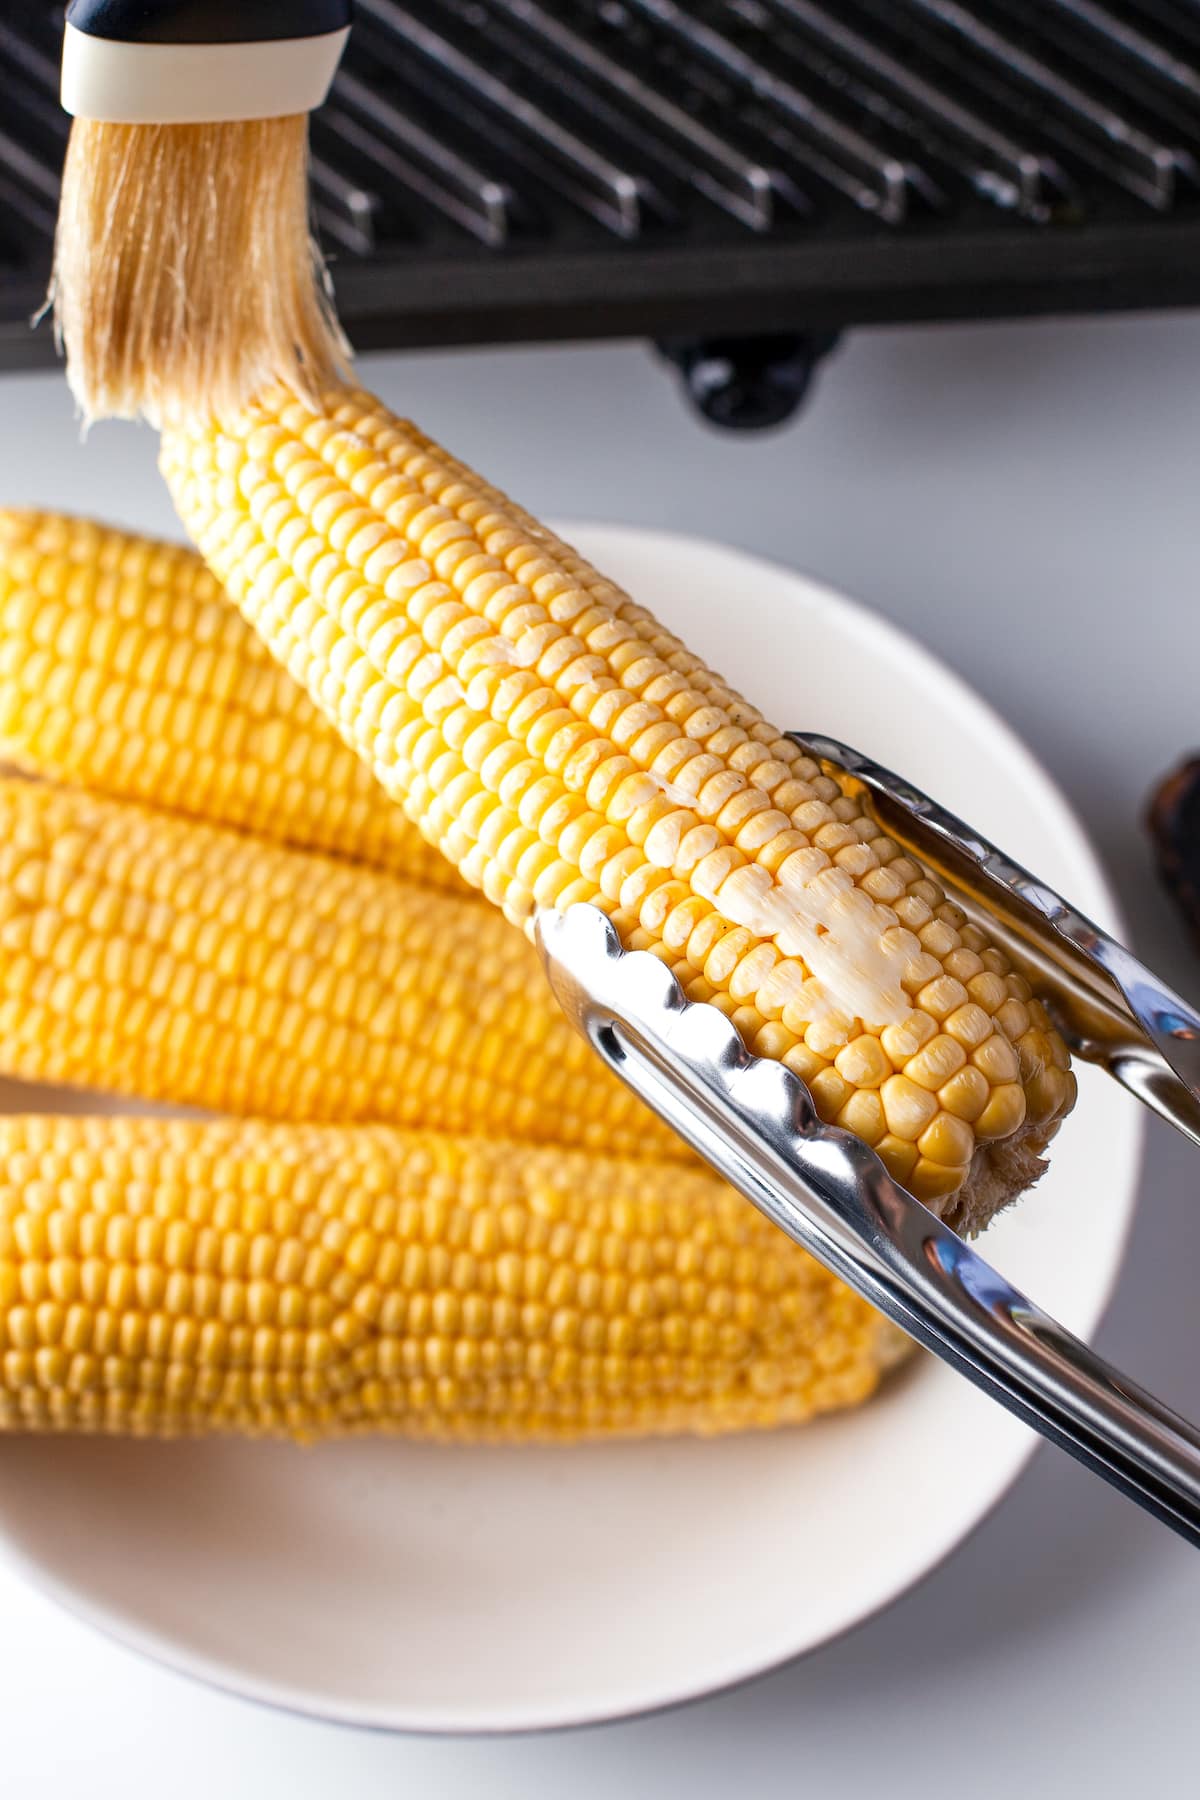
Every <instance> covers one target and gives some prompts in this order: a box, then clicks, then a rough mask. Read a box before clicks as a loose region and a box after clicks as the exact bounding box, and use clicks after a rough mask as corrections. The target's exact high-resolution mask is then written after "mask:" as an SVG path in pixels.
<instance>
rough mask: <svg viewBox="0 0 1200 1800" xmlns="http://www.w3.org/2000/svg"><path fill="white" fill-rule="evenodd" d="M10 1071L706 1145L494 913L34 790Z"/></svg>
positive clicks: (168, 1095) (17, 894) (5, 792)
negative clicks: (620, 1068) (622, 1069)
mask: <svg viewBox="0 0 1200 1800" xmlns="http://www.w3.org/2000/svg"><path fill="white" fill-rule="evenodd" d="M0 1068H2V1069H3V1070H4V1072H6V1073H8V1074H10V1075H16V1076H19V1077H24V1078H26V1079H29V1080H38V1081H52V1082H64V1083H71V1084H75V1085H80V1086H84V1087H90V1088H101V1089H105V1090H107V1091H109V1092H111V1093H116V1094H128V1095H140V1096H142V1097H143V1098H145V1099H150V1100H166V1101H173V1102H177V1103H182V1104H190V1105H193V1106H198V1107H205V1108H209V1109H211V1110H214V1111H220V1112H232V1113H242V1114H244V1113H254V1114H258V1115H260V1116H262V1117H266V1118H277V1119H331V1120H340V1121H344V1122H349V1121H353V1120H360V1119H372V1120H380V1121H383V1122H386V1123H389V1124H405V1125H422V1126H428V1127H435V1128H437V1129H441V1130H449V1131H475V1132H480V1133H495V1134H497V1135H501V1136H504V1137H509V1138H525V1139H528V1140H530V1141H533V1142H544V1143H561V1144H571V1145H578V1146H583V1147H591V1148H596V1149H603V1150H612V1151H615V1152H618V1153H629V1154H631V1155H646V1156H651V1155H667V1156H679V1157H683V1156H686V1154H687V1152H686V1151H685V1150H684V1147H683V1145H682V1144H681V1143H680V1141H679V1139H678V1138H676V1137H675V1136H674V1134H673V1133H672V1132H670V1131H669V1130H668V1129H667V1127H666V1126H665V1125H662V1124H661V1123H660V1122H659V1121H658V1120H657V1119H656V1118H654V1116H653V1115H652V1114H651V1113H649V1112H648V1111H647V1110H646V1108H645V1107H643V1105H642V1104H641V1102H640V1101H639V1100H637V1099H636V1098H635V1097H634V1095H633V1094H632V1093H630V1092H629V1091H628V1090H627V1089H626V1088H624V1087H623V1086H622V1085H621V1083H620V1082H619V1081H617V1079H616V1078H615V1076H613V1075H610V1074H609V1072H608V1071H607V1070H606V1069H605V1068H604V1067H603V1065H602V1064H600V1063H599V1061H598V1060H597V1058H596V1057H595V1056H594V1055H593V1053H592V1051H591V1049H590V1048H589V1046H588V1045H587V1044H586V1043H585V1042H584V1040H583V1039H582V1038H581V1037H579V1036H578V1035H577V1034H576V1033H575V1032H574V1030H573V1029H572V1028H571V1026H569V1025H568V1023H567V1021H566V1020H565V1018H564V1017H563V1015H562V1014H561V1013H560V1011H559V1009H558V1007H557V1005H556V1004H555V1002H554V1000H553V998H552V996H551V994H550V991H549V989H548V987H547V985H546V982H545V978H544V976H543V974H542V971H541V968H540V966H539V964H538V961H537V957H536V955H535V954H534V952H533V950H532V948H531V947H530V945H529V944H527V943H526V942H525V940H524V939H523V938H522V937H521V935H520V934H519V933H518V932H515V931H513V930H512V929H511V928H510V927H509V926H508V925H506V924H505V922H504V920H503V919H502V918H500V917H499V916H498V915H497V914H494V913H492V912H489V910H488V909H487V908H486V907H482V906H480V905H479V904H478V903H477V902H476V901H474V900H469V899H458V898H455V897H454V896H451V895H449V894H442V893H436V892H433V891H431V890H429V889H425V888H420V887H416V886H413V885H411V884H407V883H405V882H402V881H400V880H398V879H396V878H395V877H393V876H389V875H385V874H383V873H381V872H379V871H377V870H371V869H365V868H360V867H357V866H355V865H353V864H350V863H345V862H341V861H338V860H337V859H335V858H333V857H324V856H318V855H316V854H315V853H305V852H302V851H298V850H288V849H285V848H283V847H282V846H280V845H277V844H270V843H264V842H260V841H259V840H258V839H256V838H251V837H246V836H244V835H242V834H241V833H239V832H234V831H225V830H221V829H219V828H218V827H215V826H211V825H202V824H199V823H197V822H194V821H191V820H188V819H182V818H177V817H174V816H173V815H171V814H169V813H158V812H154V811H152V810H150V809H149V808H144V807H137V806H133V805H124V804H121V803H119V802H115V801H111V800H105V799H101V798H99V797H97V796H95V795H92V794H86V793H81V792H77V791H74V790H59V789H55V788H51V787H49V786H46V785H43V784H41V783H36V782H29V781H25V780H22V779H21V778H20V777H13V776H10V777H8V778H7V779H0Z"/></svg>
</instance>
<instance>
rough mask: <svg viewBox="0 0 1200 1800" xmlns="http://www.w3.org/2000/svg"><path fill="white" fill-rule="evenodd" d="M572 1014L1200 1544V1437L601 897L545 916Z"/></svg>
mask: <svg viewBox="0 0 1200 1800" xmlns="http://www.w3.org/2000/svg"><path fill="white" fill-rule="evenodd" d="M538 937H539V942H540V945H541V950H542V955H543V958H544V961H545V963H546V968H547V972H548V975H549V978H550V982H551V985H552V987H553V988H554V991H555V993H556V995H557V996H558V999H559V1001H560V1003H561V1004H562V1006H563V1008H564V1010H565V1011H566V1013H567V1015H568V1017H569V1018H570V1019H571V1020H572V1021H573V1022H574V1023H575V1024H576V1025H577V1027H578V1028H579V1030H580V1031H582V1032H583V1033H584V1035H585V1036H586V1037H587V1038H588V1039H589V1041H590V1042H591V1043H592V1045H593V1046H594V1048H595V1049H596V1050H597V1052H598V1053H599V1054H600V1055H601V1056H602V1057H603V1058H604V1060H605V1061H606V1062H607V1063H608V1065H609V1066H610V1068H612V1069H613V1070H614V1071H615V1073H616V1074H617V1075H619V1076H620V1077H621V1079H622V1080H623V1081H624V1082H626V1084H627V1085H628V1086H629V1087H631V1088H632V1089H633V1090H634V1092H635V1093H637V1094H639V1095H640V1096H641V1098H642V1099H643V1100H645V1101H646V1102H647V1103H648V1104H649V1105H650V1106H651V1107H653V1108H654V1110H655V1111H656V1112H657V1113H659V1115H660V1116H661V1117H662V1118H664V1119H665V1120H666V1121H667V1123H668V1124H670V1125H672V1126H673V1127H674V1129H675V1130H676V1131H677V1132H678V1133H679V1135H680V1136H681V1137H682V1138H683V1139H684V1140H685V1141H686V1142H687V1143H688V1144H690V1145H691V1146H692V1148H693V1149H695V1150H696V1151H698V1152H699V1154H700V1155H701V1156H703V1157H704V1158H705V1160H706V1161H707V1162H709V1163H710V1164H711V1165H712V1166H713V1168H715V1169H716V1170H717V1171H718V1172H719V1173H720V1174H721V1175H723V1176H724V1177H725V1179H726V1180H727V1181H728V1182H729V1183H730V1184H731V1185H732V1186H733V1187H735V1188H737V1189H738V1190H739V1191H740V1192H741V1193H743V1194H744V1195H745V1196H746V1198H747V1199H749V1200H751V1201H753V1203H754V1204H755V1206H757V1207H758V1208H759V1210H760V1211H761V1212H763V1213H765V1214H766V1216H767V1217H768V1218H769V1219H771V1220H773V1221H774V1223H775V1224H776V1225H777V1226H778V1227H779V1228H780V1230H781V1231H783V1232H785V1233H786V1235H787V1236H788V1237H790V1238H792V1239H793V1240H794V1241H795V1242H796V1243H798V1244H800V1245H802V1246H803V1248H804V1249H805V1250H807V1251H809V1252H810V1253H811V1254H812V1255H813V1256H815V1257H816V1258H817V1259H818V1261H820V1262H822V1263H824V1264H825V1266H826V1267H827V1268H829V1269H831V1270H832V1271H833V1273H834V1274H835V1275H838V1276H839V1277H840V1278H841V1279H842V1280H843V1281H845V1282H846V1283H847V1284H848V1285H849V1286H850V1287H852V1288H854V1289H855V1291H856V1292H857V1293H859V1294H861V1295H863V1297H864V1298H865V1299H867V1300H869V1301H870V1302H871V1303H872V1304H873V1305H875V1306H877V1307H878V1308H879V1310H880V1311H881V1312H883V1313H885V1314H886V1315H887V1316H888V1317H889V1318H891V1319H892V1320H894V1321H895V1323H896V1324H897V1325H899V1326H901V1327H902V1328H903V1329H904V1330H905V1331H907V1332H908V1333H909V1334H910V1335H911V1336H912V1337H914V1338H916V1339H917V1341H918V1342H920V1343H922V1344H924V1345H925V1346H926V1347H927V1348H928V1349H930V1350H933V1351H935V1352H936V1353H937V1354H938V1355H939V1356H941V1357H942V1358H944V1360H945V1361H947V1362H948V1363H950V1364H951V1365H952V1366H953V1367H954V1368H956V1369H958V1370H959V1371H960V1372H961V1373H962V1374H964V1375H966V1376H968V1377H969V1378H970V1379H971V1380H972V1381H973V1382H975V1384H976V1385H977V1386H978V1387H981V1388H983V1389H984V1391H985V1392H986V1393H989V1394H991V1395H992V1397H993V1398H995V1399H997V1400H999V1401H1001V1402H1002V1403H1003V1404H1004V1405H1005V1406H1006V1407H1008V1409H1009V1410H1010V1411H1011V1412H1014V1413H1015V1414H1016V1415H1017V1416H1018V1417H1019V1418H1021V1419H1023V1420H1024V1421H1025V1422H1026V1423H1027V1424H1029V1425H1032V1426H1034V1427H1035V1428H1036V1429H1037V1430H1038V1431H1040V1432H1041V1433H1042V1434H1043V1436H1045V1437H1048V1438H1050V1439H1051V1440H1052V1441H1053V1442H1055V1443H1057V1444H1060V1445H1061V1446H1062V1447H1063V1448H1064V1449H1066V1450H1068V1451H1070V1453H1071V1454H1072V1455H1073V1456H1075V1457H1077V1458H1078V1459H1079V1461H1081V1462H1083V1463H1085V1464H1087V1465H1088V1466H1089V1467H1090V1468H1092V1469H1094V1470H1095V1471H1096V1472H1097V1473H1098V1474H1100V1475H1102V1476H1104V1477H1105V1479H1106V1480H1108V1481H1110V1482H1111V1483H1112V1484H1113V1486H1114V1487H1117V1488H1119V1489H1121V1491H1122V1492H1124V1493H1125V1494H1127V1495H1128V1496H1129V1497H1130V1498H1131V1499H1133V1500H1136V1501H1137V1502H1138V1504H1139V1505H1141V1506H1143V1507H1144V1508H1145V1509H1146V1510H1147V1511H1148V1512H1150V1513H1153V1514H1154V1515H1155V1516H1156V1517H1157V1518H1159V1519H1161V1520H1163V1521H1164V1522H1165V1523H1166V1524H1168V1525H1170V1526H1172V1527H1173V1528H1174V1529H1175V1530H1176V1531H1178V1532H1179V1533H1180V1534H1181V1535H1182V1536H1184V1537H1185V1538H1187V1539H1188V1540H1189V1541H1190V1542H1192V1543H1194V1544H1200V1432H1198V1431H1197V1430H1196V1429H1195V1428H1194V1427H1193V1426H1192V1425H1190V1424H1188V1423H1187V1422H1186V1421H1185V1420H1183V1419H1181V1418H1179V1417H1177V1416H1176V1415H1175V1414H1174V1413H1172V1412H1171V1411H1170V1410H1169V1409H1168V1408H1167V1407H1165V1406H1163V1405H1162V1404H1161V1403H1160V1402H1159V1401H1158V1400H1156V1399H1154V1397H1153V1396H1152V1395H1150V1394H1147V1393H1145V1392H1144V1391H1143V1390H1142V1389H1141V1388H1139V1387H1137V1386H1136V1385H1135V1384H1134V1383H1133V1382H1131V1381H1129V1380H1127V1379H1126V1378H1125V1377H1124V1376H1123V1375H1122V1374H1120V1372H1119V1371H1117V1370H1116V1369H1113V1368H1111V1367H1110V1366H1109V1365H1108V1364H1107V1363H1106V1362H1104V1361H1103V1360H1102V1359H1101V1358H1100V1357H1098V1356H1096V1355H1095V1354H1094V1353H1093V1352H1092V1351H1091V1350H1090V1349H1089V1348H1088V1347H1087V1345H1086V1344H1084V1343H1083V1342H1082V1341H1081V1340H1080V1339H1078V1338H1076V1337H1073V1336H1072V1335H1071V1333H1070V1332H1068V1331H1066V1330H1065V1329H1064V1328H1063V1327H1062V1326H1061V1325H1059V1324H1057V1323H1056V1322H1055V1320H1054V1319H1052V1318H1050V1317H1049V1316H1048V1315H1047V1314H1046V1313H1044V1312H1043V1311H1042V1310H1041V1309H1040V1307H1037V1306H1035V1305H1034V1303H1033V1302H1032V1301H1030V1300H1028V1299H1026V1297H1025V1296H1024V1295H1023V1294H1021V1293H1019V1292H1018V1291H1017V1289H1015V1288H1014V1287H1012V1286H1011V1285H1010V1284H1009V1283H1008V1282H1007V1281H1006V1280H1005V1279H1004V1277H1003V1276H1001V1275H1000V1274H999V1273H998V1272H997V1271H996V1270H995V1269H993V1268H992V1267H991V1266H990V1264H988V1263H987V1262H985V1261H984V1259H983V1258H982V1257H981V1256H980V1255H978V1253H977V1252H976V1251H974V1250H973V1249H971V1247H970V1246H969V1245H968V1244H965V1243H964V1242H963V1241H962V1240H961V1239H960V1238H958V1237H956V1235H955V1234H954V1232H953V1231H951V1230H950V1229H949V1227H948V1226H946V1225H943V1224H942V1223H941V1222H940V1220H938V1219H937V1218H936V1216H935V1215H934V1214H933V1213H932V1212H930V1211H929V1210H928V1209H927V1208H926V1207H924V1206H922V1205H921V1204H920V1202H919V1201H917V1200H914V1199H913V1198H912V1196H911V1195H910V1194H908V1193H906V1192H905V1191H904V1190H903V1189H902V1188H900V1187H899V1186H897V1184H896V1183H895V1182H894V1181H893V1180H892V1178H891V1176H890V1175H889V1174H888V1173H887V1170H886V1169H885V1168H884V1166H883V1164H882V1163H881V1162H880V1160H879V1158H878V1157H877V1156H876V1155H875V1153H874V1151H872V1150H871V1149H869V1148H868V1146H867V1145H866V1144H864V1143H862V1142H861V1141H860V1140H859V1139H857V1138H855V1137H853V1136H852V1135H851V1134H850V1133H848V1132H845V1131H842V1130H839V1129H838V1128H837V1127H834V1126H829V1125H826V1124H824V1123H823V1122H822V1120H821V1119H820V1118H819V1117H818V1115H817V1112H816V1109H815V1107H814V1105H813V1103H812V1100H811V1097H810V1096H809V1093H808V1090H807V1088H805V1086H804V1085H803V1083H802V1082H800V1081H799V1080H798V1079H797V1077H796V1076H794V1075H793V1074H792V1073H791V1071H790V1070H788V1069H786V1068H784V1067H783V1065H782V1064H780V1063H777V1062H773V1061H768V1060H766V1059H764V1058H760V1057H754V1056H751V1055H750V1053H749V1052H748V1051H747V1050H746V1048H745V1046H744V1045H743V1043H742V1041H741V1039H740V1038H739V1036H738V1034H737V1032H736V1031H735V1030H734V1028H733V1026H732V1025H731V1024H730V1023H729V1021H728V1020H727V1019H726V1018H725V1017H724V1015H723V1014H722V1013H720V1012H719V1011H718V1010H717V1009H716V1008H715V1007H712V1006H705V1005H698V1004H694V1003H691V1002H688V1001H686V1000H685V999H684V997H683V993H682V991H681V989H680V987H679V985H678V983H677V982H676V981H675V979H674V977H673V976H672V975H671V973H670V971H669V970H668V969H666V968H664V966H663V965H662V964H661V963H660V962H658V961H657V960H656V959H655V958H654V957H652V956H649V955H647V954H645V953H642V952H626V951H624V950H622V948H621V945H620V942H619V940H618V938H617V935H616V932H615V931H614V929H613V927H612V925H611V924H610V923H609V921H608V920H607V919H606V918H605V917H604V915H603V914H602V913H601V912H599V911H598V910H597V909H596V908H594V907H591V906H574V907H571V908H569V909H568V911H567V912H566V913H565V914H557V913H550V912H546V913H543V914H541V915H539V918H538Z"/></svg>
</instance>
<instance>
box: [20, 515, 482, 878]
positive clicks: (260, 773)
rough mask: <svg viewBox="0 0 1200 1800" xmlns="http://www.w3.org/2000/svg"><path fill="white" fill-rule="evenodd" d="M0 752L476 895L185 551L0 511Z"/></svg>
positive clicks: (43, 771)
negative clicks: (401, 809)
mask: <svg viewBox="0 0 1200 1800" xmlns="http://www.w3.org/2000/svg"><path fill="white" fill-rule="evenodd" d="M0 756H3V757H5V758H7V760H8V761H9V762H11V763H13V764H15V765H16V766H17V767H18V768H21V769H23V770H25V771H26V772H27V773H30V774H36V775H49V776H52V777H54V778H55V779H57V780H59V781H70V782H77V783H79V784H80V785H82V786H84V787H90V788H94V789H96V790H97V791H98V792H100V793H106V794H111V795H113V796H114V797H116V798H117V799H127V800H143V801H147V802H149V803H151V804H154V805H159V806H167V807H171V808H174V809H175V810H177V811H180V812H185V813H189V814H191V815H193V816H195V817H198V818H205V819H211V820H212V821H213V822H214V823H216V824H224V825H236V826H239V827H241V828H243V829H245V830H248V831H255V832H258V833H259V834H260V835H262V836H266V837H271V838H278V839H280V840H282V841H283V842H285V843H292V844H296V845H298V846H299V847H300V848H302V849H312V850H329V851H334V852H336V853H337V854H339V855H343V856H349V857H354V858H356V859H358V860H359V861H363V862H368V863H375V864H378V865H379V866H380V867H381V868H386V869H389V870H390V871H391V872H392V873H393V874H398V875H403V876H404V877H405V878H406V879H408V880H412V881H421V882H424V883H426V884H428V885H431V886H435V887H444V888H448V889H450V890H452V891H454V892H458V893H467V892H468V891H469V890H468V888H467V886H466V884H465V883H464V882H463V881H462V880H461V878H460V877H459V876H458V874H457V873H456V872H455V870H454V869H453V868H452V867H451V865H450V864H449V863H448V862H447V861H446V859H445V857H444V856H442V855H441V854H440V853H439V852H438V851H437V850H436V849H435V848H434V847H433V846H432V845H431V844H427V843H426V842H425V839H424V838H423V837H422V836H421V834H420V832H419V831H418V830H417V829H416V827H415V826H413V825H411V824H410V823H409V821H408V820H407V819H406V818H405V816H404V814H403V813H402V812H401V811H400V808H399V807H398V806H396V805H395V804H394V803H393V802H392V801H391V800H389V799H388V797H387V795H386V794H385V793H384V792H383V790H382V788H380V786H379V784H378V783H377V782H376V781H375V780H373V778H372V776H371V773H370V771H369V770H368V769H367V768H366V767H365V766H364V765H363V763H362V762H361V761H360V759H359V758H358V757H357V756H355V755H354V754H353V753H352V752H351V751H350V750H349V749H347V747H346V746H345V745H344V744H342V743H341V742H339V740H338V737H337V734H336V732H334V731H333V730H332V729H331V728H330V726H329V725H328V723H327V722H326V721H325V719H323V718H322V717H321V715H320V713H319V712H318V711H317V709H316V707H315V706H314V705H313V704H312V701H311V700H310V699H309V698H308V696H307V695H306V694H305V693H304V692H303V691H302V690H301V689H300V688H298V687H297V686H296V684H295V682H294V681H291V680H289V678H288V676H287V674H286V673H285V672H284V671H283V670H282V669H281V668H280V667H279V665H278V663H277V662H275V660H274V659H273V657H272V656H271V655H270V654H269V652H268V651H267V650H266V648H265V646H264V645H263V643H262V641H261V639H260V638H259V637H258V636H257V635H256V634H255V633H254V632H253V631H251V630H250V628H249V627H248V626H247V624H246V622H245V620H244V619H243V618H242V617H241V616H240V614H239V613H238V612H237V611H236V609H235V608H234V607H233V606H231V605H230V603H229V602H228V600H227V599H226V598H225V596H224V595H223V594H222V593H221V591H220V589H219V587H218V585H217V583H216V581H215V580H214V579H213V577H212V575H210V574H209V572H208V570H207V569H206V568H205V567H204V564H203V563H202V562H201V560H200V558H199V557H198V556H197V555H196V554H195V552H194V551H192V550H187V549H185V548H184V547H183V546H182V545H177V544H167V543H162V542H159V541H157V540H155V539H152V538H142V537H136V536H133V535H131V534H130V533H128V532H124V531H116V530H112V529H110V528H109V527H106V526H103V525H97V524H93V523H91V522H90V521H88V520H85V519H75V518H70V517H67V516H66V515H64V514H61V513H51V512H36V511H22V510H15V509H7V510H6V509H0Z"/></svg>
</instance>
